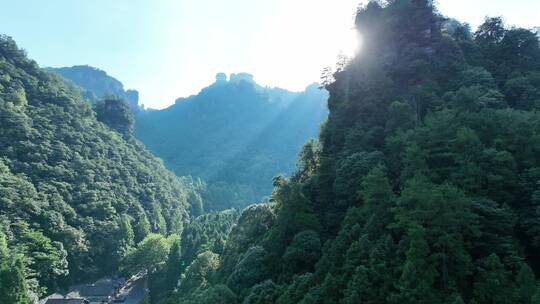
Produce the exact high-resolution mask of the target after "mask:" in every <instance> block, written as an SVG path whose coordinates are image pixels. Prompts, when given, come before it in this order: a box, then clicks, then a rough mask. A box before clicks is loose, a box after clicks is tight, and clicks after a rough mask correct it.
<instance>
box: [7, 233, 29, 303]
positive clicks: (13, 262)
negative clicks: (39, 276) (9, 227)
mask: <svg viewBox="0 0 540 304" xmlns="http://www.w3.org/2000/svg"><path fill="white" fill-rule="evenodd" d="M0 303H10V304H11V303H13V304H28V303H30V300H29V299H28V288H27V283H26V271H25V266H24V262H23V257H22V256H21V255H20V254H18V253H16V252H11V251H10V250H9V248H8V247H7V242H6V237H5V234H4V231H3V227H2V226H1V225H0Z"/></svg>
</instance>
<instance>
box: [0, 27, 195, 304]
mask: <svg viewBox="0 0 540 304" xmlns="http://www.w3.org/2000/svg"><path fill="white" fill-rule="evenodd" d="M128 112H129V111H128ZM196 187H198V184H197V183H195V182H194V181H192V180H191V179H189V178H178V177H176V176H175V175H174V174H172V173H170V172H169V171H167V170H166V169H165V168H164V166H163V164H162V163H161V161H159V160H157V159H156V158H155V157H153V156H152V155H151V154H150V153H149V152H148V151H147V150H146V149H145V148H144V146H143V145H142V144H140V143H139V142H138V141H137V140H135V139H134V138H133V137H132V136H131V135H129V134H120V133H117V132H115V131H114V130H113V129H111V128H109V127H108V126H107V125H105V124H103V123H101V122H99V121H98V120H97V119H96V113H95V112H94V111H93V110H92V108H91V106H90V104H89V103H87V102H85V101H84V100H83V99H82V98H81V97H80V95H79V93H78V92H76V91H73V90H72V89H71V88H69V87H68V86H66V85H65V84H64V82H63V81H62V80H60V78H59V77H57V76H55V75H53V74H51V73H48V72H46V71H44V70H42V69H40V68H39V67H38V65H37V64H36V63H35V62H34V61H32V60H29V59H27V57H26V55H25V53H24V52H23V51H22V50H20V49H18V48H17V46H16V44H15V42H14V41H13V40H12V39H11V38H9V37H5V36H1V37H0V240H1V239H2V237H1V236H3V235H4V234H5V235H6V236H7V245H8V246H7V247H9V248H8V249H9V250H11V251H12V252H13V254H12V255H11V256H14V254H15V252H16V253H17V254H22V255H23V256H24V263H25V264H26V266H27V268H28V271H27V273H28V275H29V277H28V284H29V287H30V289H31V290H32V291H33V292H34V293H37V294H41V293H43V292H45V291H46V290H44V289H47V290H48V291H52V290H55V289H56V288H57V287H58V285H61V286H65V285H66V284H68V283H70V282H73V281H81V280H89V279H91V278H95V277H97V276H100V275H103V274H107V273H111V272H114V271H116V270H117V267H118V264H119V263H120V261H121V259H122V257H123V256H124V255H125V254H126V252H127V251H128V250H129V249H130V247H131V246H133V244H134V242H136V241H139V240H141V239H142V238H143V237H144V236H145V235H146V234H148V233H149V232H160V233H167V232H180V231H181V227H182V225H183V223H184V222H185V221H186V219H187V209H188V207H189V206H190V205H196V204H200V201H199V200H200V197H198V194H197V192H196V190H195V188H196ZM0 243H1V242H0ZM1 247H2V244H0V251H6V250H8V249H6V248H4V249H2V248H1ZM4 253H5V252H4ZM8 256H9V254H8ZM4 263H7V264H8V265H9V263H11V262H9V263H8V262H6V261H3V260H2V254H0V266H1V265H4ZM0 268H1V267H0ZM1 277H2V271H1V270H0V279H1ZM38 284H39V286H38ZM43 288H44V289H43Z"/></svg>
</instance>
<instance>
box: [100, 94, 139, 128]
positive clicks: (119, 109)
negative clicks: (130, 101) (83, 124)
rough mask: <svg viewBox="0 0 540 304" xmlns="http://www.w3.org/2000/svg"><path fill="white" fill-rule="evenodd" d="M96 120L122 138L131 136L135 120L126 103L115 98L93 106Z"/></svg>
mask: <svg viewBox="0 0 540 304" xmlns="http://www.w3.org/2000/svg"><path fill="white" fill-rule="evenodd" d="M95 111H96V114H97V120H99V121H101V122H102V123H104V124H106V125H108V126H109V127H111V129H113V130H115V131H117V132H119V133H120V134H122V135H124V136H128V135H131V133H132V132H133V125H134V123H135V119H134V118H133V113H132V112H131V110H130V109H129V106H128V105H127V103H126V102H125V101H123V100H121V99H117V98H106V99H104V100H102V101H99V102H98V103H97V104H96V106H95Z"/></svg>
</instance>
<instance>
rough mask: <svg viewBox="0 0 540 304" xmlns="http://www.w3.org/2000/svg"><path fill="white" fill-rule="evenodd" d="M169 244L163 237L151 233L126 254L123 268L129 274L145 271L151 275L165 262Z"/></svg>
mask: <svg viewBox="0 0 540 304" xmlns="http://www.w3.org/2000/svg"><path fill="white" fill-rule="evenodd" d="M169 250H170V244H169V242H168V240H167V238H165V237H164V236H162V235H160V234H154V233H151V234H149V235H147V236H146V237H145V238H144V239H143V240H142V241H141V242H140V243H139V244H137V248H136V249H135V250H132V251H131V252H129V253H128V255H127V256H126V258H125V262H124V266H123V268H124V269H125V270H126V271H127V272H128V273H131V274H134V273H137V272H139V271H143V270H147V271H148V272H150V273H152V272H154V271H156V270H157V269H159V268H161V267H162V266H163V265H165V263H166V262H167V257H168V256H169Z"/></svg>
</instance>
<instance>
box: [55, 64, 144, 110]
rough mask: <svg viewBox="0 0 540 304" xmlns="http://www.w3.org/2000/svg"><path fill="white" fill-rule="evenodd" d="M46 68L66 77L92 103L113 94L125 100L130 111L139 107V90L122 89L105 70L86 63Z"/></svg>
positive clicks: (118, 82) (120, 84) (116, 80)
mask: <svg viewBox="0 0 540 304" xmlns="http://www.w3.org/2000/svg"><path fill="white" fill-rule="evenodd" d="M47 70H48V71H50V72H53V73H56V74H59V75H61V76H62V77H63V78H64V79H67V80H68V81H69V82H71V84H73V85H75V86H76V87H77V88H78V89H79V90H80V91H81V95H82V96H83V97H84V98H85V99H87V100H89V101H90V102H92V103H95V102H97V101H99V100H100V99H103V98H106V97H110V96H114V97H116V98H120V99H123V100H125V101H126V102H127V103H128V105H129V107H130V109H131V110H132V111H134V112H136V111H138V110H139V109H140V106H139V92H137V91H136V90H124V85H123V84H122V83H121V82H120V81H119V80H118V79H116V78H114V77H112V76H109V75H107V73H106V72H105V71H102V70H100V69H97V68H94V67H91V66H88V65H76V66H72V67H62V68H47Z"/></svg>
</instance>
